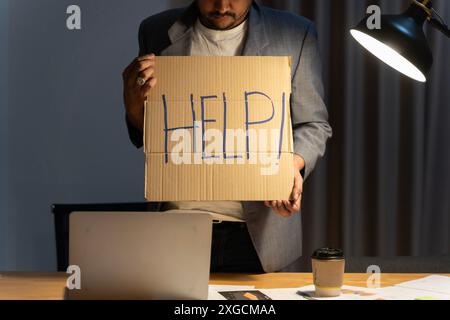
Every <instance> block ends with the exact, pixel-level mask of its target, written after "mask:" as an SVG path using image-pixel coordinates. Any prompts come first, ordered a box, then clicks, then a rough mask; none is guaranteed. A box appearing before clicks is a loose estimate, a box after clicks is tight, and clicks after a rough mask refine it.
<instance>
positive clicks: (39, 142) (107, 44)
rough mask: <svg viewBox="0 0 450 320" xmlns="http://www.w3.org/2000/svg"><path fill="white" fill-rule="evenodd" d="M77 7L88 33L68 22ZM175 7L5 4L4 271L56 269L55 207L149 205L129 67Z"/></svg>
mask: <svg viewBox="0 0 450 320" xmlns="http://www.w3.org/2000/svg"><path fill="white" fill-rule="evenodd" d="M71 4H77V5H79V6H80V7H81V19H82V20H81V26H82V29H81V30H79V31H69V30H68V29H67V28H66V18H67V15H66V9H67V7H68V6H69V5H71ZM167 8H168V3H167V2H166V1H148V0H131V1H120V0H95V1H92V0H78V1H66V0H40V1H34V0H10V1H5V0H2V1H0V15H1V18H0V32H1V33H0V34H1V37H2V38H1V39H2V41H1V46H2V50H1V51H0V54H1V56H0V64H1V67H2V72H1V74H0V76H1V78H0V81H1V85H2V86H1V94H0V99H1V109H0V112H1V117H0V119H1V120H0V121H1V125H0V130H1V137H0V139H1V140H0V141H1V146H2V150H1V160H0V161H1V163H0V172H1V180H0V181H1V182H0V191H1V192H0V270H54V269H55V268H56V257H55V241H54V231H53V221H52V215H51V213H50V204H51V203H54V202H60V203H61V202H62V203H73V202H74V203H86V202H87V203H89V202H120V201H142V199H143V192H144V191H143V174H144V173H143V172H144V171H143V154H142V150H137V149H136V148H134V147H133V146H132V145H131V144H130V142H129V140H128V137H127V132H126V128H125V124H124V112H123V104H122V87H121V86H122V82H121V81H122V79H121V72H122V69H123V68H124V67H125V66H126V65H127V64H128V63H129V62H130V61H131V60H132V59H133V58H134V57H135V56H136V55H137V52H138V46H137V30H138V26H139V23H140V21H142V20H143V19H144V18H145V17H147V16H149V15H152V14H154V13H157V12H160V11H162V10H165V9H167ZM4 27H8V29H9V30H8V31H6V30H7V29H5V28H4ZM4 38H6V40H5V41H3V39H4ZM3 70H5V71H3Z"/></svg>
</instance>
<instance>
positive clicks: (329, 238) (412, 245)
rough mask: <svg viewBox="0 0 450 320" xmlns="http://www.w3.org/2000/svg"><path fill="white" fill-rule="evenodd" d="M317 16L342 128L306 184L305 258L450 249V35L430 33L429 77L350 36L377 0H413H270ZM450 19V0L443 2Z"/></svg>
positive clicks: (391, 8) (334, 121) (392, 9)
mask: <svg viewBox="0 0 450 320" xmlns="http://www.w3.org/2000/svg"><path fill="white" fill-rule="evenodd" d="M260 2H262V3H263V4H264V5H267V6H270V7H273V8H276V9H283V10H289V11H292V12H295V13H297V14H300V15H303V16H305V17H307V18H309V19H310V20H312V21H313V22H314V23H315V25H316V27H317V29H318V33H319V42H320V48H321V56H322V61H323V77H324V85H325V89H326V103H327V106H328V110H329V114H330V124H331V125H332V127H333V131H334V135H333V138H332V139H331V140H330V142H329V144H328V147H327V154H326V156H325V157H324V158H323V159H322V160H321V161H320V162H319V164H318V166H317V167H316V170H315V171H314V173H313V174H312V175H311V176H310V177H309V178H308V180H307V181H306V182H305V185H304V194H303V204H302V216H303V246H304V248H303V249H304V250H303V253H304V257H305V258H307V257H308V256H310V254H311V253H312V252H313V250H314V249H316V248H319V247H322V246H333V247H340V248H343V249H344V252H345V253H346V255H347V256H384V257H388V256H440V255H448V254H449V253H450V200H449V199H450V61H449V58H450V39H448V38H446V37H445V36H444V35H443V34H441V33H440V32H438V31H437V30H435V29H432V28H431V27H426V33H427V36H428V39H429V43H430V46H431V49H432V51H433V55H434V65H433V68H432V71H431V73H430V75H429V78H428V82H427V83H426V84H420V83H417V82H414V81H413V80H410V79H408V78H406V77H404V76H402V75H400V74H399V73H397V72H396V71H394V70H393V69H390V68H389V67H387V66H386V65H384V64H383V63H382V62H380V61H379V60H377V58H375V57H372V56H371V55H370V54H367V53H366V52H365V51H364V50H363V49H362V47H360V46H359V45H358V44H357V43H356V42H355V41H354V40H353V39H352V38H351V37H350V35H349V30H350V28H351V27H353V26H355V25H356V24H357V23H358V22H359V21H360V20H361V19H362V18H363V17H364V15H365V11H366V8H367V7H368V6H369V5H371V4H377V5H379V6H380V7H381V10H382V13H383V14H384V13H389V14H397V13H401V12H402V11H403V10H405V9H406V8H407V6H408V5H409V1H402V0H399V1H392V0H384V1H383V0H381V1H365V0H298V1H295V0H284V1H280V0H264V1H260ZM433 4H434V7H435V9H436V10H437V11H438V12H439V13H440V15H441V16H443V17H444V19H446V20H447V22H449V21H450V1H446V0H440V1H439V0H434V1H433Z"/></svg>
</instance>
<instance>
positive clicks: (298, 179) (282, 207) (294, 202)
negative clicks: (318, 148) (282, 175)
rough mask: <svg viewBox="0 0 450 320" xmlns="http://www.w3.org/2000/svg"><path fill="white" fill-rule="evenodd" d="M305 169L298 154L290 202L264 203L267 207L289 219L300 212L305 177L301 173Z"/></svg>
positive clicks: (295, 160) (295, 159)
mask: <svg viewBox="0 0 450 320" xmlns="http://www.w3.org/2000/svg"><path fill="white" fill-rule="evenodd" d="M304 167H305V161H304V160H303V158H302V157H301V156H299V155H297V154H295V155H294V186H293V188H292V193H291V198H290V200H272V201H264V204H265V205H266V207H269V208H272V209H273V210H274V211H275V212H276V213H278V214H279V215H280V216H282V217H285V218H288V217H290V216H292V215H293V214H295V213H297V212H299V211H300V205H301V201H302V191H303V177H302V175H301V174H300V171H301V170H302V169H303V168H304Z"/></svg>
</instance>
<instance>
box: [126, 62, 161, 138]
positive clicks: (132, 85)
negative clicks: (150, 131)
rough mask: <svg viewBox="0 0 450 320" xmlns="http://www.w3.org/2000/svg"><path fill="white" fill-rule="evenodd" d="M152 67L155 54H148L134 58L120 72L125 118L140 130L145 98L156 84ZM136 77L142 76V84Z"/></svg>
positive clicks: (142, 125) (142, 122)
mask: <svg viewBox="0 0 450 320" xmlns="http://www.w3.org/2000/svg"><path fill="white" fill-rule="evenodd" d="M154 67H155V55H154V54H149V55H145V56H142V57H138V58H136V59H134V60H133V62H131V63H130V65H129V66H128V67H126V68H125V70H124V71H123V73H122V78H123V100H124V103H125V109H126V113H127V119H128V121H130V122H131V124H132V125H133V126H134V127H135V128H136V129H138V130H140V131H143V127H144V102H145V99H146V98H147V96H148V94H149V92H150V90H151V88H153V87H154V86H155V85H156V78H155V77H153V72H154V71H155V70H154ZM138 78H142V82H143V83H142V85H140V84H138ZM144 81H145V82H144Z"/></svg>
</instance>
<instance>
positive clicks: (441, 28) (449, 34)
mask: <svg viewBox="0 0 450 320" xmlns="http://www.w3.org/2000/svg"><path fill="white" fill-rule="evenodd" d="M429 22H430V24H431V25H432V26H433V27H434V28H435V29H437V30H439V31H440V32H442V33H443V34H445V35H446V36H447V37H448V38H450V29H449V27H448V26H447V25H445V24H444V23H442V22H441V21H439V20H438V19H436V18H431V19H430V20H429Z"/></svg>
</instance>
